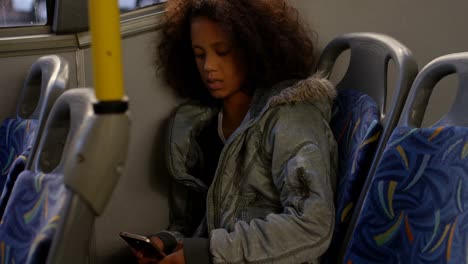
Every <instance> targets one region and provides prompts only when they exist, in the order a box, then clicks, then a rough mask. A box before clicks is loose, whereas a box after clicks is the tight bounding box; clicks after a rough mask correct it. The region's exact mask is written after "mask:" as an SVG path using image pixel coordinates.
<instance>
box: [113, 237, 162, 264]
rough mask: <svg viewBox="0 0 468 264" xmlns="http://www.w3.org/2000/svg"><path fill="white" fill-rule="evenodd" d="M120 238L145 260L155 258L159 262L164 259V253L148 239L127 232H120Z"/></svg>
mask: <svg viewBox="0 0 468 264" xmlns="http://www.w3.org/2000/svg"><path fill="white" fill-rule="evenodd" d="M120 237H121V238H123V240H125V241H126V242H127V243H128V244H129V245H130V246H131V247H132V248H133V249H135V250H137V251H141V252H142V253H143V256H145V257H146V258H156V259H157V260H161V259H163V258H164V253H163V252H161V250H160V249H159V248H157V247H155V246H153V244H151V241H150V240H149V238H147V237H145V236H140V235H136V234H131V233H127V232H120Z"/></svg>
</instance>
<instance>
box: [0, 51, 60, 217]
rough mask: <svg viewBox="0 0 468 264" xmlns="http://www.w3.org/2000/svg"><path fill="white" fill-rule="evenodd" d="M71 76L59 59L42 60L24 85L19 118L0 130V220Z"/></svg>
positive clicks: (18, 112) (50, 57)
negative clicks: (37, 139)
mask: <svg viewBox="0 0 468 264" xmlns="http://www.w3.org/2000/svg"><path fill="white" fill-rule="evenodd" d="M68 74H69V67H68V62H67V61H66V60H65V59H63V58H61V57H59V56H56V55H49V56H43V57H41V58H39V59H38V60H37V61H36V62H34V64H33V65H32V66H31V69H30V71H29V73H28V75H27V77H26V80H25V82H24V86H23V89H22V92H21V95H20V99H19V101H18V104H17V109H16V117H15V118H9V119H6V120H4V121H3V123H2V125H1V126H0V170H1V171H0V190H3V191H2V192H1V197H0V217H1V215H2V214H3V212H4V210H5V206H6V202H7V200H8V197H9V195H10V193H11V189H12V188H13V184H14V183H15V181H16V178H17V176H18V174H19V173H20V172H21V171H23V170H24V169H25V168H26V167H27V161H28V158H29V156H30V155H31V154H34V150H33V149H34V148H35V145H34V142H35V139H36V138H40V134H41V132H42V129H43V127H44V125H45V122H46V119H47V116H48V114H49V111H50V109H51V108H52V105H53V103H54V102H55V100H56V99H57V98H58V96H59V95H60V94H62V92H63V91H64V90H65V89H67V88H68V79H69V77H68ZM36 148H37V145H36Z"/></svg>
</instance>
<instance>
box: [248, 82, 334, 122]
mask: <svg viewBox="0 0 468 264" xmlns="http://www.w3.org/2000/svg"><path fill="white" fill-rule="evenodd" d="M335 96H336V89H335V87H334V86H333V84H332V83H331V82H330V81H329V80H328V79H326V78H324V77H323V75H322V74H321V73H317V74H314V75H313V76H311V77H309V78H307V79H304V80H299V81H297V80H289V81H284V82H281V83H279V84H277V85H275V86H273V88H271V89H269V90H267V91H258V92H256V93H255V94H254V98H253V100H252V106H251V114H252V116H256V115H258V114H259V113H260V112H261V110H262V109H263V108H264V107H265V105H267V104H268V107H274V106H277V105H282V104H295V103H300V102H311V103H316V104H317V105H318V106H319V108H320V109H321V110H322V113H323V114H324V116H327V117H328V116H329V112H330V110H331V106H332V104H333V100H334V99H335ZM327 119H328V118H327Z"/></svg>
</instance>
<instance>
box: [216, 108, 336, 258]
mask: <svg viewBox="0 0 468 264" xmlns="http://www.w3.org/2000/svg"><path fill="white" fill-rule="evenodd" d="M273 111H274V112H275V114H274V117H273V118H270V119H271V120H270V121H269V124H267V126H266V131H265V134H264V136H265V139H264V148H265V152H266V153H267V154H268V155H270V156H271V169H272V177H273V181H274V184H275V187H276V188H277V190H278V193H279V195H280V199H281V203H282V206H283V211H282V213H279V214H269V215H268V216H267V217H266V218H265V219H253V220H252V221H250V222H245V221H238V222H237V223H236V224H235V226H234V228H233V231H232V232H227V230H225V229H215V230H213V231H212V232H211V234H210V251H211V255H212V260H213V263H318V259H319V257H320V256H321V255H322V254H323V253H324V252H325V251H326V249H327V248H328V246H329V243H330V240H331V237H332V233H333V226H334V202H333V188H334V186H333V183H334V177H335V170H336V168H335V166H336V164H335V154H336V153H335V149H334V148H335V147H336V143H335V141H334V139H333V136H332V134H331V131H330V129H329V127H328V121H327V120H325V118H324V117H323V116H322V114H321V112H320V110H318V109H317V108H316V107H315V106H314V105H312V104H296V105H283V106H280V107H276V109H275V110H273Z"/></svg>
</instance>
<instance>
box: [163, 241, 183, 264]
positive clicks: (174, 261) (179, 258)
mask: <svg viewBox="0 0 468 264" xmlns="http://www.w3.org/2000/svg"><path fill="white" fill-rule="evenodd" d="M177 247H179V245H177ZM159 264H185V257H184V249H183V246H182V248H179V249H177V248H176V250H175V251H174V253H172V254H170V255H168V256H167V257H165V258H163V259H162V260H161V261H160V262H159Z"/></svg>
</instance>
